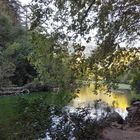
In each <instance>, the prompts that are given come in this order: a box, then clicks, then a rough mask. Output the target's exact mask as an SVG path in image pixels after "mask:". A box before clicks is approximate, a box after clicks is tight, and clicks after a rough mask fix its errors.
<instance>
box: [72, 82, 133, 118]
mask: <svg viewBox="0 0 140 140" xmlns="http://www.w3.org/2000/svg"><path fill="white" fill-rule="evenodd" d="M77 95H78V97H76V98H75V99H74V100H73V101H72V102H71V105H72V106H73V107H74V108H78V107H80V108H85V107H88V106H90V107H92V106H93V105H94V104H93V103H94V102H95V100H98V101H102V102H105V103H107V104H108V105H109V106H110V107H112V108H113V109H114V110H115V111H116V112H118V113H119V114H120V115H121V116H122V117H123V118H125V117H126V116H127V111H126V108H127V107H129V105H130V100H131V99H132V96H131V94H130V93H117V92H116V93H115V92H111V93H106V92H103V90H101V91H100V92H99V93H98V94H94V85H93V84H91V85H90V86H84V87H82V88H81V89H80V90H79V93H77ZM99 110H101V108H99Z"/></svg>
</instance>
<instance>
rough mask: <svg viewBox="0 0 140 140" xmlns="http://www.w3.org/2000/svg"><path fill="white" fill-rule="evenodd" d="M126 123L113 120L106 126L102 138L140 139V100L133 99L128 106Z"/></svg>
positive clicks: (105, 139)
mask: <svg viewBox="0 0 140 140" xmlns="http://www.w3.org/2000/svg"><path fill="white" fill-rule="evenodd" d="M127 111H128V116H127V118H126V120H125V123H123V124H118V123H117V122H113V123H112V124H111V125H110V127H106V128H104V130H103V132H102V136H103V139H102V140H139V139H140V100H136V101H133V102H132V103H131V106H130V107H129V108H127Z"/></svg>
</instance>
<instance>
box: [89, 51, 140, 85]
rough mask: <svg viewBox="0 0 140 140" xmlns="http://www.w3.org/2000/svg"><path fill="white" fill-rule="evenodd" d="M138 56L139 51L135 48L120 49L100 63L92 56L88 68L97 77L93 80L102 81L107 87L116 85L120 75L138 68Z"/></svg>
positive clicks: (139, 62)
mask: <svg viewBox="0 0 140 140" xmlns="http://www.w3.org/2000/svg"><path fill="white" fill-rule="evenodd" d="M139 56H140V51H139V49H137V48H120V49H118V50H116V51H115V52H114V53H112V54H110V55H109V56H108V57H106V58H105V59H104V60H102V61H100V60H97V59H96V55H94V54H93V56H92V57H91V60H90V63H91V64H90V67H91V70H92V71H93V73H94V74H95V75H98V78H94V79H95V80H102V79H103V80H104V82H105V83H107V84H108V85H109V86H110V85H113V84H114V83H118V77H119V76H120V75H122V74H123V73H127V72H128V71H130V70H132V69H134V68H136V67H138V66H139V64H140V61H139ZM95 70H96V71H95ZM99 77H101V78H99Z"/></svg>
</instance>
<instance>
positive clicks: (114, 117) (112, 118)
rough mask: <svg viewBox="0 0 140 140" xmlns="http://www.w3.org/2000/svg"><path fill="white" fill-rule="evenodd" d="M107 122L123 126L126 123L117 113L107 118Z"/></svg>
mask: <svg viewBox="0 0 140 140" xmlns="http://www.w3.org/2000/svg"><path fill="white" fill-rule="evenodd" d="M107 121H108V122H110V123H111V122H116V123H118V124H123V123H124V120H123V118H122V117H121V116H120V115H119V113H117V112H113V113H111V114H110V115H109V116H108V118H107Z"/></svg>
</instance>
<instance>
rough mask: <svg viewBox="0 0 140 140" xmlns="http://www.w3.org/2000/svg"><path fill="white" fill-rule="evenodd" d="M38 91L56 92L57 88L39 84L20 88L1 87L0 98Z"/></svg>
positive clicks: (30, 84)
mask: <svg viewBox="0 0 140 140" xmlns="http://www.w3.org/2000/svg"><path fill="white" fill-rule="evenodd" d="M39 91H52V92H58V91H59V87H57V86H55V85H45V84H40V83H29V84H26V85H24V86H22V87H2V88H0V96H2V95H18V94H29V93H30V92H39Z"/></svg>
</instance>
